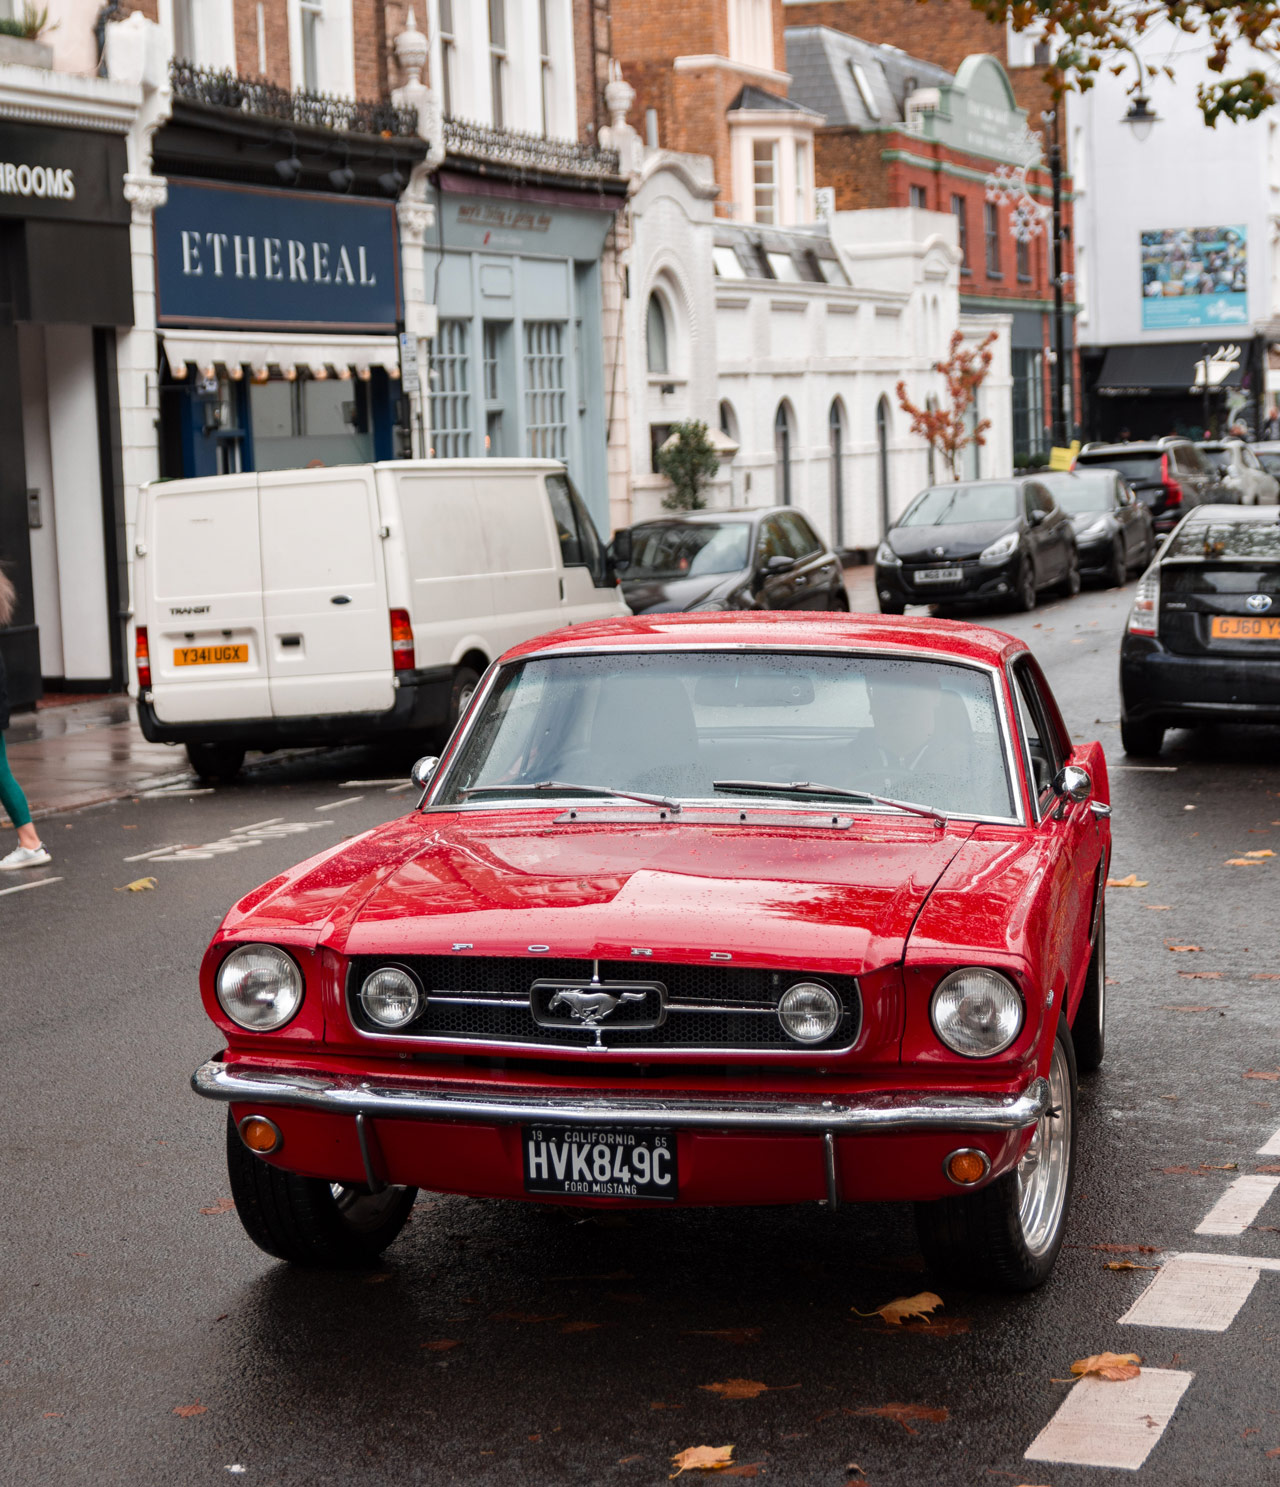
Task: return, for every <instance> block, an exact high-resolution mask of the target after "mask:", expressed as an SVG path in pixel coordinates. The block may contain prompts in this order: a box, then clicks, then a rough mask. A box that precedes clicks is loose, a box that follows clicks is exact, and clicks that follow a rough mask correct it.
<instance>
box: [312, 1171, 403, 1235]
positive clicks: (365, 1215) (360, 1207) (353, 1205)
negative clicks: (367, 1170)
mask: <svg viewBox="0 0 1280 1487" xmlns="http://www.w3.org/2000/svg"><path fill="white" fill-rule="evenodd" d="M329 1191H330V1192H331V1193H332V1194H333V1201H334V1202H335V1203H336V1204H337V1206H338V1212H339V1214H341V1216H342V1218H343V1219H344V1220H345V1221H346V1223H347V1224H348V1225H349V1226H350V1227H351V1228H352V1229H355V1230H357V1231H358V1232H360V1233H367V1232H368V1231H370V1230H371V1229H376V1228H377V1227H378V1226H379V1225H380V1224H381V1223H383V1222H384V1221H385V1220H386V1218H387V1215H388V1214H389V1213H390V1212H391V1210H392V1209H393V1208H394V1207H395V1206H396V1204H397V1203H398V1202H399V1201H400V1194H401V1193H403V1192H404V1189H403V1188H398V1187H387V1188H383V1189H382V1190H381V1191H380V1192H377V1193H371V1192H370V1191H369V1189H368V1188H366V1187H357V1186H355V1185H354V1184H350V1183H345V1182H331V1183H330V1184H329Z"/></svg>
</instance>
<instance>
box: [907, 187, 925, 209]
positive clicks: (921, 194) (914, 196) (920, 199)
mask: <svg viewBox="0 0 1280 1487" xmlns="http://www.w3.org/2000/svg"><path fill="white" fill-rule="evenodd" d="M910 198H911V205H912V206H913V207H921V208H923V207H927V206H928V205H929V201H928V195H927V193H926V191H925V189H924V187H923V186H912V187H911V192H910Z"/></svg>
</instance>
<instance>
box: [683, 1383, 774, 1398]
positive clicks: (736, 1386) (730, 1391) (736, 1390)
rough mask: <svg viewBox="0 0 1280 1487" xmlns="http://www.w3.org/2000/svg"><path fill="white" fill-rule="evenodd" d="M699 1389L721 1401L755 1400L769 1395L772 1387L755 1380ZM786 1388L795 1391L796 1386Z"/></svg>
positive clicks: (701, 1386) (705, 1386) (712, 1385)
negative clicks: (760, 1396)
mask: <svg viewBox="0 0 1280 1487" xmlns="http://www.w3.org/2000/svg"><path fill="white" fill-rule="evenodd" d="M698 1387H699V1388H700V1389H705V1390H706V1391H707V1393H708V1394H718V1395H719V1396H720V1398H721V1399H755V1398H756V1397H757V1396H758V1395H761V1394H767V1393H768V1392H769V1387H770V1386H769V1385H768V1384H761V1383H759V1382H758V1381H757V1380H755V1379H725V1381H724V1382H723V1383H721V1384H699V1385H698ZM786 1387H787V1388H789V1389H794V1388H795V1387H796V1385H794V1384H788V1385H787V1386H786Z"/></svg>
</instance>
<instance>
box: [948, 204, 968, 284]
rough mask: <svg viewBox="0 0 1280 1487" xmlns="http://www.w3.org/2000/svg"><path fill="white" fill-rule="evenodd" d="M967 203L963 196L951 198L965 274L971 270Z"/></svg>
mask: <svg viewBox="0 0 1280 1487" xmlns="http://www.w3.org/2000/svg"><path fill="white" fill-rule="evenodd" d="M966 205H967V204H966V202H965V199H964V197H963V196H953V197H952V198H951V215H952V216H953V217H954V218H955V219H956V235H957V236H956V241H957V243H958V244H959V246H960V267H961V269H962V271H963V272H964V273H966V274H967V273H968V272H969V271H970V270H969V213H968V211H967V210H966Z"/></svg>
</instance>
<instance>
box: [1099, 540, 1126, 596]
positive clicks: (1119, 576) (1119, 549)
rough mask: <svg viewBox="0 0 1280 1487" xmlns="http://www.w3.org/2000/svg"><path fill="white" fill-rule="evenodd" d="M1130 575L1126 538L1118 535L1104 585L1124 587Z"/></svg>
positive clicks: (1113, 587)
mask: <svg viewBox="0 0 1280 1487" xmlns="http://www.w3.org/2000/svg"><path fill="white" fill-rule="evenodd" d="M1128 577H1129V565H1128V563H1127V562H1126V561H1125V556H1124V538H1123V537H1117V538H1116V540H1115V543H1114V544H1113V546H1112V548H1111V562H1110V563H1109V564H1108V566H1107V575H1106V582H1105V583H1104V585H1103V587H1104V588H1108V589H1122V588H1124V586H1125V581H1126V580H1127V579H1128Z"/></svg>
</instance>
